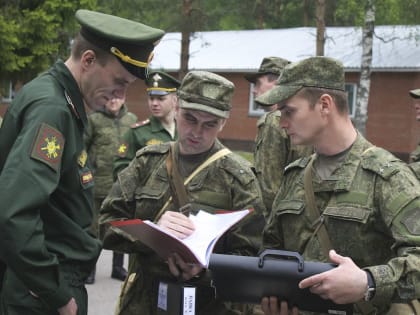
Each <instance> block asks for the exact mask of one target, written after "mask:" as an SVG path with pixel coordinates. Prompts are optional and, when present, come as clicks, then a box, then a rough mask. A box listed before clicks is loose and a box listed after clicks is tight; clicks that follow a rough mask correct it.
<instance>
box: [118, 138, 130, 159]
mask: <svg viewBox="0 0 420 315" xmlns="http://www.w3.org/2000/svg"><path fill="white" fill-rule="evenodd" d="M127 152H128V143H127V142H121V143H120V144H119V146H118V148H117V155H118V156H119V157H125V156H126V155H127Z"/></svg>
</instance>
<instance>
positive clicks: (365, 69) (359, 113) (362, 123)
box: [354, 0, 375, 135]
mask: <svg viewBox="0 0 420 315" xmlns="http://www.w3.org/2000/svg"><path fill="white" fill-rule="evenodd" d="M373 2H374V0H368V2H367V7H366V15H365V25H364V27H363V35H362V36H363V37H362V65H361V71H360V82H359V87H358V89H357V96H356V113H355V117H354V125H355V127H356V128H357V129H358V130H359V131H360V133H361V134H362V135H365V134H366V122H367V118H368V114H367V110H368V102H369V91H370V73H371V66H372V44H373V34H374V31H375V5H374V3H373Z"/></svg>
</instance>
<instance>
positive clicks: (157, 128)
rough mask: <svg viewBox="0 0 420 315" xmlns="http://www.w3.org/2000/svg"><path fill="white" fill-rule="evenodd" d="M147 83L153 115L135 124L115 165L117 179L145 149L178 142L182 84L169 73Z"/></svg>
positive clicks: (153, 74) (152, 76) (154, 75)
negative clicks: (178, 111)
mask: <svg viewBox="0 0 420 315" xmlns="http://www.w3.org/2000/svg"><path fill="white" fill-rule="evenodd" d="M145 83H146V85H147V94H148V100H147V102H148V105H149V110H150V112H151V113H152V115H151V116H150V117H149V118H148V119H146V120H143V121H141V122H137V123H135V124H133V125H132V126H131V129H130V130H128V131H127V133H126V134H125V135H124V136H123V139H122V140H121V143H120V145H119V147H118V151H117V156H116V158H115V161H114V178H117V174H118V173H119V172H120V171H121V170H122V169H124V168H126V167H127V166H128V164H129V163H130V161H131V160H132V159H134V157H135V156H136V152H137V151H138V150H140V149H141V148H143V147H145V146H147V145H150V144H158V143H163V142H168V141H173V140H176V139H177V132H176V128H175V106H176V104H177V101H178V100H177V96H176V90H177V88H178V87H179V85H180V82H179V81H178V80H177V79H175V78H174V77H172V76H170V75H169V74H167V73H165V72H161V71H156V72H151V73H150V74H149V76H148V78H147V80H146V81H145Z"/></svg>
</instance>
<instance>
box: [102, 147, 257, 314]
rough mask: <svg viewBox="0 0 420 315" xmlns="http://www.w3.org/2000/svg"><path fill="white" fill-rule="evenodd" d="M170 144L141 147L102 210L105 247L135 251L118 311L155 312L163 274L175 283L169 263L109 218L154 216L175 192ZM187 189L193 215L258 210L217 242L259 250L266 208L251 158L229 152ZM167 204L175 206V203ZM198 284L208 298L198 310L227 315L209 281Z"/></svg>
mask: <svg viewBox="0 0 420 315" xmlns="http://www.w3.org/2000/svg"><path fill="white" fill-rule="evenodd" d="M215 145H216V148H217V149H221V148H223V145H222V144H220V143H219V142H216V144H215ZM169 147H170V144H169V143H164V144H159V145H151V146H147V147H145V148H143V149H142V150H140V151H138V152H137V155H136V158H135V160H133V162H132V163H130V165H129V166H128V167H127V168H126V169H124V170H123V171H121V172H120V173H119V174H118V180H117V181H116V182H115V184H114V186H113V188H112V190H111V192H110V194H109V195H108V196H107V198H106V199H105V201H104V203H103V206H102V209H101V214H100V219H99V223H100V229H101V236H102V238H103V241H104V247H105V248H108V249H112V250H119V251H123V252H128V253H136V255H132V256H131V257H133V259H132V260H131V263H130V272H131V273H132V275H131V277H128V280H127V282H126V284H125V286H124V289H123V291H122V296H121V300H120V303H119V309H120V310H119V313H118V312H117V314H138V311H139V310H141V311H142V313H143V314H155V313H156V299H157V294H158V292H157V289H156V287H155V285H156V281H158V280H159V279H162V278H163V279H170V280H172V281H176V279H175V278H174V277H173V276H172V275H171V274H170V272H169V269H168V267H167V264H166V263H165V262H164V261H163V260H162V259H160V258H159V257H158V256H157V255H156V254H154V253H153V252H151V250H150V249H149V248H147V247H146V246H144V245H142V244H141V243H140V242H133V241H132V239H130V238H129V237H128V236H126V235H124V234H122V233H121V232H118V230H117V229H115V228H109V226H108V225H107V222H109V221H112V220H117V219H133V218H140V219H142V220H146V219H147V220H152V221H153V220H155V218H156V216H157V214H158V212H159V210H160V209H161V208H162V207H163V205H164V204H165V202H166V201H167V200H168V198H169V197H170V195H171V191H170V188H169V182H168V175H167V170H166V165H165V160H166V157H167V155H168V150H169ZM186 191H187V194H188V197H189V199H190V201H191V206H192V210H193V213H194V212H196V211H198V210H200V209H203V210H206V211H208V212H214V210H218V209H229V210H239V209H246V208H251V207H252V208H254V209H255V211H254V212H253V213H252V214H251V215H249V216H247V217H246V218H245V219H244V220H242V221H241V222H240V223H239V224H238V225H236V226H235V227H234V228H232V229H231V230H230V231H228V232H227V234H225V235H224V237H223V238H222V239H221V240H220V241H219V242H218V244H217V245H216V248H215V252H218V253H237V254H243V255H256V254H257V250H258V248H259V246H260V240H261V238H260V235H261V230H262V228H263V225H264V220H263V216H262V212H263V208H264V206H263V203H262V199H261V194H260V189H259V186H258V183H257V181H256V178H255V175H254V173H253V172H252V170H251V167H250V165H249V163H248V162H247V161H245V160H244V159H242V158H241V157H239V156H237V155H235V154H234V153H230V154H228V155H226V156H224V157H222V158H220V159H218V160H216V161H215V162H213V163H211V164H210V165H209V166H207V167H206V168H204V169H203V170H202V171H201V172H199V173H198V174H197V175H196V176H195V177H194V178H193V179H192V180H191V181H190V182H189V183H188V184H187V187H186ZM168 208H169V209H172V210H174V206H173V204H172V203H171V204H170V205H169V207H168ZM194 284H197V283H195V282H194ZM197 285H199V286H200V288H202V290H201V291H200V292H199V293H197V294H199V295H201V294H202V296H203V297H204V298H203V299H202V300H199V302H198V308H197V310H198V314H203V313H202V312H204V313H206V310H207V311H208V312H209V314H225V313H223V312H222V311H221V309H223V310H224V309H225V306H223V303H222V302H221V301H219V300H217V299H216V300H215V299H214V292H213V290H212V289H211V287H210V279H209V278H208V277H207V276H204V277H202V278H201V279H200V280H199V283H198V284H197ZM200 301H201V302H200ZM207 303H208V304H207ZM205 304H207V305H206V306H204V305H205ZM215 305H218V306H219V307H220V308H221V309H220V308H218V307H216V306H215ZM213 307H216V309H217V311H216V309H214V308H213ZM214 312H215V313H214ZM226 314H229V313H226Z"/></svg>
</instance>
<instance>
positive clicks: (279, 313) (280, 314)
mask: <svg viewBox="0 0 420 315" xmlns="http://www.w3.org/2000/svg"><path fill="white" fill-rule="evenodd" d="M261 309H262V310H263V312H264V314H265V315H298V309H297V307H293V308H292V309H291V310H289V307H288V305H287V302H285V301H281V302H279V301H278V299H277V297H275V296H270V297H264V298H263V299H262V301H261Z"/></svg>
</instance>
